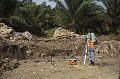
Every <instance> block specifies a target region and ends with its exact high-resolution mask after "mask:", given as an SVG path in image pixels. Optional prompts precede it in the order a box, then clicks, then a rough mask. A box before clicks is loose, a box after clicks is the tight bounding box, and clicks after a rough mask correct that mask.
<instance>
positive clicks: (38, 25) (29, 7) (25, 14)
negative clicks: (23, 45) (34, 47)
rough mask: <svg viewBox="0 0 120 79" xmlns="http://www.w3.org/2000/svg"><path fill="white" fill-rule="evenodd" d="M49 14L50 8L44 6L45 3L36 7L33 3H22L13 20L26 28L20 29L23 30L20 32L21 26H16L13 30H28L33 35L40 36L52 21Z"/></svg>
mask: <svg viewBox="0 0 120 79" xmlns="http://www.w3.org/2000/svg"><path fill="white" fill-rule="evenodd" d="M50 13H52V9H51V8H50V6H46V3H45V2H44V3H43V4H41V5H36V4H35V3H34V2H30V3H23V4H22V5H21V6H20V7H19V8H18V11H16V13H15V16H14V18H16V19H17V20H19V21H20V22H21V24H22V23H24V26H26V27H24V28H23V27H22V28H23V29H21V30H20V29H19V28H20V27H21V25H17V26H15V28H16V29H17V30H19V31H23V30H28V31H29V32H31V33H33V34H37V35H40V34H41V33H42V32H44V29H45V28H47V27H48V22H49V21H50V20H51V19H52V18H51V16H50ZM31 28H32V29H31Z"/></svg>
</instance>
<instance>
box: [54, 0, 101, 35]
mask: <svg viewBox="0 0 120 79" xmlns="http://www.w3.org/2000/svg"><path fill="white" fill-rule="evenodd" d="M56 3H57V7H56V11H57V13H56V14H57V18H56V19H57V20H58V23H60V24H61V25H63V26H66V28H67V29H69V30H71V31H74V32H76V33H81V34H83V33H86V32H88V31H89V29H91V30H92V31H98V30H100V29H101V27H100V26H101V23H102V19H101V18H100V17H101V16H102V15H101V7H100V6H98V5H95V3H94V2H93V1H92V0H65V4H63V3H62V2H61V1H59V0H56ZM98 23H99V25H98Z"/></svg>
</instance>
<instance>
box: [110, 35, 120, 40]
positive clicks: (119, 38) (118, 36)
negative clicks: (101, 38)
mask: <svg viewBox="0 0 120 79" xmlns="http://www.w3.org/2000/svg"><path fill="white" fill-rule="evenodd" d="M110 37H112V38H113V39H114V40H117V41H120V34H118V35H110Z"/></svg>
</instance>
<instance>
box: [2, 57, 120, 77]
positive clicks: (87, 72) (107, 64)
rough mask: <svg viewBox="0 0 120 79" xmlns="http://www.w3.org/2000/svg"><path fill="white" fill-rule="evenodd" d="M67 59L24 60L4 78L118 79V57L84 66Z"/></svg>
mask: <svg viewBox="0 0 120 79" xmlns="http://www.w3.org/2000/svg"><path fill="white" fill-rule="evenodd" d="M78 58H79V57H78ZM67 60H68V57H63V58H61V57H55V58H53V62H48V61H44V60H43V59H33V60H32V59H31V60H22V61H20V63H21V65H20V66H19V67H18V68H16V69H14V70H12V71H7V72H5V73H4V75H3V78H2V79H118V76H119V74H118V73H119V67H118V61H117V60H116V59H115V60H113V59H109V60H107V61H106V60H104V62H103V63H104V64H103V65H104V66H103V67H101V66H100V64H99V62H98V61H97V60H96V63H95V66H90V65H88V64H89V62H87V64H86V65H85V66H83V64H82V63H80V62H79V61H78V64H77V65H68V64H67V63H66V62H67ZM100 61H101V60H100Z"/></svg>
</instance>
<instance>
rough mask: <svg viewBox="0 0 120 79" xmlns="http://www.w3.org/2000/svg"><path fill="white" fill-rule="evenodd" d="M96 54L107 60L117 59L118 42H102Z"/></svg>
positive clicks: (119, 44) (119, 50) (119, 49)
mask: <svg viewBox="0 0 120 79" xmlns="http://www.w3.org/2000/svg"><path fill="white" fill-rule="evenodd" d="M96 52H98V53H100V54H101V55H102V56H104V57H107V58H111V57H114V58H118V57H119V52H120V41H114V40H111V41H104V42H102V43H101V44H100V45H99V46H98V48H97V49H96Z"/></svg>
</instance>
